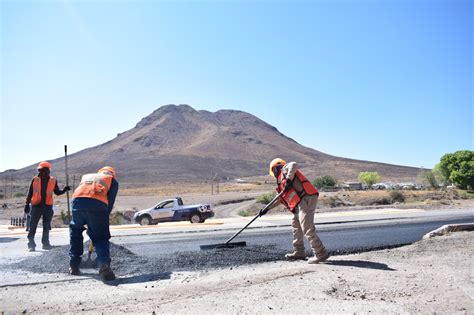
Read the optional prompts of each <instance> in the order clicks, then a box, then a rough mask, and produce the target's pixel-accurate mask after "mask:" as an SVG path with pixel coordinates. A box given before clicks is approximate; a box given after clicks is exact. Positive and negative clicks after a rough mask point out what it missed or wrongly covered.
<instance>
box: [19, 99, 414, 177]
mask: <svg viewBox="0 0 474 315" xmlns="http://www.w3.org/2000/svg"><path fill="white" fill-rule="evenodd" d="M274 157H282V158H284V159H286V160H294V161H298V162H299V163H300V165H301V167H303V168H304V169H305V171H306V173H308V174H309V176H311V177H313V176H320V175H332V176H335V177H336V178H338V179H344V180H355V179H356V178H357V174H358V173H359V172H361V171H368V170H370V171H377V172H379V173H380V174H381V175H382V177H383V178H384V180H389V179H391V180H413V179H415V178H416V176H417V175H418V172H419V169H417V168H413V167H405V166H397V165H390V164H384V163H376V162H367V161H359V160H353V159H347V158H341V157H335V156H331V155H329V154H325V153H322V152H320V151H317V150H314V149H311V148H307V147H304V146H302V145H300V144H298V143H297V142H296V141H295V140H293V139H291V138H288V137H286V136H285V135H283V134H282V133H281V132H279V131H278V129H277V128H275V127H273V126H271V125H269V124H267V123H265V122H264V121H262V120H261V119H259V118H257V117H255V116H253V115H251V114H248V113H246V112H242V111H235V110H220V111H217V112H215V113H212V112H208V111H204V110H200V111H197V110H195V109H193V108H192V107H190V106H188V105H166V106H162V107H160V108H158V109H157V110H155V111H154V112H153V113H151V114H150V115H148V116H147V117H145V118H143V119H142V120H141V121H140V122H138V123H137V125H136V126H135V127H134V128H132V129H130V130H128V131H126V132H123V133H121V134H119V135H117V137H116V138H115V139H113V140H110V141H108V142H106V143H103V144H100V145H98V146H95V147H91V148H88V149H85V150H82V151H80V152H77V153H75V154H72V155H70V156H69V159H68V163H69V168H70V170H69V173H70V174H73V173H75V174H84V173H87V172H93V171H96V170H97V169H98V168H100V167H101V166H103V165H111V166H114V167H115V168H116V169H117V170H118V176H119V177H120V179H121V181H123V182H134V183H141V184H147V185H148V184H155V183H156V184H159V183H163V182H190V181H193V182H200V181H208V180H210V179H211V178H213V177H215V176H217V178H218V179H221V180H223V179H227V178H229V179H234V178H240V177H247V176H258V175H265V174H266V172H267V167H268V163H269V161H270V160H271V159H273V158H274ZM51 162H52V163H53V164H54V165H55V168H54V172H55V173H57V174H63V173H64V168H63V166H64V160H63V158H62V157H61V158H58V159H56V160H53V161H51ZM35 165H36V164H34V165H31V166H28V167H25V168H23V169H21V170H16V171H14V176H15V178H18V179H20V178H23V177H25V178H29V177H31V176H32V175H33V174H35V173H36V172H35V169H34V168H35ZM216 174H217V175H216Z"/></svg>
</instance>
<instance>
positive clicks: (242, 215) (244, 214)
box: [239, 210, 250, 217]
mask: <svg viewBox="0 0 474 315" xmlns="http://www.w3.org/2000/svg"><path fill="white" fill-rule="evenodd" d="M239 215H240V216H241V217H248V216H249V215H250V213H249V212H248V211H247V210H240V211H239Z"/></svg>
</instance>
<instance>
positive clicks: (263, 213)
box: [258, 208, 268, 217]
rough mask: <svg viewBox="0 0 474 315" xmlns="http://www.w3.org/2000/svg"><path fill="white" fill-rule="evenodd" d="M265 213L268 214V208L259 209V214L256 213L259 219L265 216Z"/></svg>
mask: <svg viewBox="0 0 474 315" xmlns="http://www.w3.org/2000/svg"><path fill="white" fill-rule="evenodd" d="M267 212H268V208H267V209H261V210H260V212H259V213H258V215H259V216H260V217H261V216H262V215H265V214H267Z"/></svg>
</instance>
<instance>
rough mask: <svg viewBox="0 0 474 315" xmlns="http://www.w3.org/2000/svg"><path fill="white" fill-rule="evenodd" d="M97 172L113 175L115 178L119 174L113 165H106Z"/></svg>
mask: <svg viewBox="0 0 474 315" xmlns="http://www.w3.org/2000/svg"><path fill="white" fill-rule="evenodd" d="M97 173H101V174H107V175H111V176H112V177H113V178H115V177H116V176H117V175H116V173H115V169H114V168H113V167H112V166H104V167H102V168H101V169H100V170H99V171H98V172H97Z"/></svg>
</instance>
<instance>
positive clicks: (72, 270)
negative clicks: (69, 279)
mask: <svg viewBox="0 0 474 315" xmlns="http://www.w3.org/2000/svg"><path fill="white" fill-rule="evenodd" d="M69 274H70V275H73V276H79V275H80V274H81V270H80V269H79V267H72V266H71V267H69Z"/></svg>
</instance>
